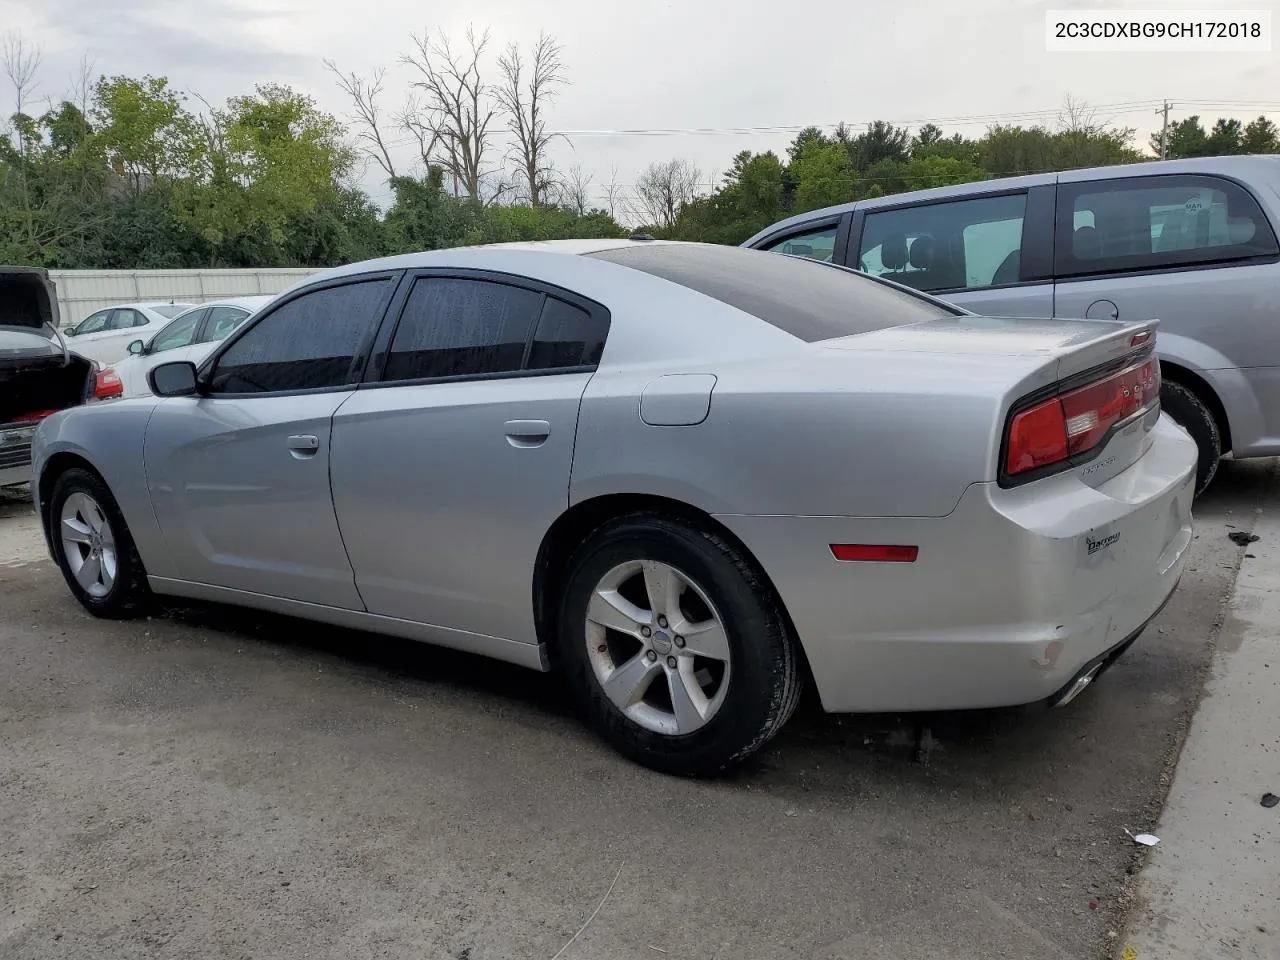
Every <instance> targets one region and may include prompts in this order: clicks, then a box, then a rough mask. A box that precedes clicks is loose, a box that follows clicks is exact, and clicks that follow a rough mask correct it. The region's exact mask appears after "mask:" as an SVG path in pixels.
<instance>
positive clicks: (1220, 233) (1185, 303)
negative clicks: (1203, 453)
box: [1055, 174, 1280, 442]
mask: <svg viewBox="0 0 1280 960" xmlns="http://www.w3.org/2000/svg"><path fill="white" fill-rule="evenodd" d="M1056 230H1057V238H1056V245H1055V273H1056V275H1057V277H1058V281H1057V287H1056V291H1055V307H1056V312H1057V314H1058V315H1059V316H1062V317H1090V318H1093V319H1106V320H1112V319H1116V320H1153V319H1155V320H1159V321H1160V327H1159V333H1158V337H1157V342H1158V343H1159V344H1160V349H1161V353H1162V354H1163V355H1166V356H1168V355H1169V354H1170V353H1172V355H1173V358H1174V359H1181V360H1182V361H1183V362H1185V363H1187V364H1189V365H1191V366H1198V367H1200V368H1201V369H1207V370H1212V369H1239V370H1241V371H1242V372H1243V374H1244V377H1245V379H1246V380H1247V381H1248V383H1249V384H1250V386H1251V388H1252V391H1253V393H1254V395H1255V396H1256V397H1257V400H1258V408H1259V410H1260V412H1261V415H1262V418H1263V421H1264V422H1263V424H1262V431H1263V433H1264V435H1265V436H1266V437H1270V438H1280V337H1278V336H1277V335H1276V325H1277V318H1280V282H1277V267H1276V263H1277V260H1280V247H1278V246H1277V242H1276V235H1275V231H1274V230H1273V229H1272V227H1271V224H1270V223H1269V222H1268V219H1267V217H1266V214H1265V213H1264V212H1263V210H1262V208H1261V207H1260V206H1259V204H1258V202H1257V201H1256V200H1255V199H1254V197H1253V196H1252V195H1251V194H1250V192H1249V191H1248V190H1247V189H1246V188H1245V187H1244V186H1242V185H1241V184H1239V183H1236V182H1235V181H1232V180H1228V179H1226V178H1224V177H1216V176H1205V175H1199V174H1195V175H1191V174H1168V175H1159V176H1146V177H1122V178H1116V179H1106V180H1096V179H1094V180H1090V179H1088V177H1087V175H1085V174H1063V175H1062V177H1061V180H1060V182H1059V187H1058V214H1057V227H1056ZM1240 439H1244V438H1240ZM1246 442H1247V441H1246Z"/></svg>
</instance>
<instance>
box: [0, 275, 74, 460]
mask: <svg viewBox="0 0 1280 960" xmlns="http://www.w3.org/2000/svg"><path fill="white" fill-rule="evenodd" d="M93 378H94V369H93V364H92V363H91V362H90V361H88V360H86V359H85V358H83V357H80V356H77V355H76V354H73V353H71V352H70V351H69V350H68V349H67V345H66V341H64V340H63V339H62V336H61V335H60V334H59V333H58V298H57V293H56V291H55V288H54V285H53V281H52V280H50V279H49V274H48V271H46V270H42V269H38V268H34V267H9V266H0V446H3V448H4V450H5V457H4V458H0V459H4V460H5V465H6V466H13V465H14V463H12V462H10V461H12V460H13V459H14V458H18V457H22V456H26V455H27V449H28V448H29V447H30V436H29V434H30V432H31V431H32V429H33V424H34V423H36V422H38V421H39V420H40V419H42V418H43V417H45V416H47V415H48V414H49V413H52V412H53V411H55V410H62V409H65V408H66V407H74V406H77V405H79V404H81V403H84V402H85V401H86V400H87V399H88V397H89V395H90V392H91V388H92V385H93Z"/></svg>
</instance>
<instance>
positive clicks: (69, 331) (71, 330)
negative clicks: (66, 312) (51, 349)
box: [62, 327, 76, 337]
mask: <svg viewBox="0 0 1280 960" xmlns="http://www.w3.org/2000/svg"><path fill="white" fill-rule="evenodd" d="M62 335H63V336H64V337H74V336H75V335H76V328H75V327H63V328H62Z"/></svg>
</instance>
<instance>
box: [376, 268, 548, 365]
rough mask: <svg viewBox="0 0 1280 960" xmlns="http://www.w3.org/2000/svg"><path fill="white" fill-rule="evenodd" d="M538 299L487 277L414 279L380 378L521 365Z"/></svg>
mask: <svg viewBox="0 0 1280 960" xmlns="http://www.w3.org/2000/svg"><path fill="white" fill-rule="evenodd" d="M542 299H543V295H542V294H540V293H535V292H534V291H532V290H527V289H525V288H523V287H514V286H511V285H509V284H505V283H494V282H491V281H487V280H464V279H455V278H448V277H423V278H421V279H419V280H417V281H415V282H414V285H413V289H412V290H411V291H410V293H409V298H408V300H407V301H406V302H405V306H404V312H403V313H402V314H401V315H400V323H399V325H398V326H397V327H396V332H395V336H394V338H393V339H392V341H391V351H390V354H389V355H388V357H387V365H386V371H385V372H384V374H383V380H426V379H434V378H438V377H464V376H478V375H484V374H495V373H510V372H513V371H516V370H519V369H521V367H522V365H523V364H524V354H525V345H526V343H527V342H528V340H529V334H530V331H531V330H532V328H533V325H534V323H535V322H537V320H538V316H539V312H540V310H541V308H542Z"/></svg>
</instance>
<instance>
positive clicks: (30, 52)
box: [0, 31, 41, 156]
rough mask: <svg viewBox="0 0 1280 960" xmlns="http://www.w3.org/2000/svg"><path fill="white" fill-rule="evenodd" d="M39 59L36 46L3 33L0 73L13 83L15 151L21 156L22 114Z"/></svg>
mask: <svg viewBox="0 0 1280 960" xmlns="http://www.w3.org/2000/svg"><path fill="white" fill-rule="evenodd" d="M40 60H41V54H40V48H39V47H32V46H28V45H27V42H26V40H25V39H24V38H23V36H22V34H20V33H18V32H16V31H14V32H10V33H6V34H5V35H4V40H3V42H2V43H0V63H2V64H3V67H4V74H5V76H6V77H8V78H9V83H10V85H11V86H12V87H13V106H14V110H13V113H14V117H15V118H17V120H18V122H16V123H14V124H13V126H14V133H15V136H16V137H17V140H18V143H17V147H18V153H19V154H22V155H23V156H25V155H26V152H27V148H28V146H29V145H28V143H27V129H26V128H27V124H26V123H25V122H23V120H22V118H24V117H26V114H27V106H28V104H29V103H30V101H31V98H32V97H33V96H34V95H35V88H36V76H37V75H38V74H39V73H40Z"/></svg>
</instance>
